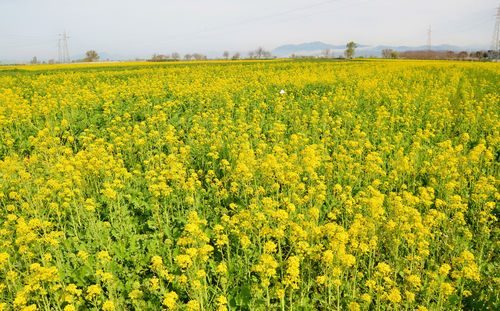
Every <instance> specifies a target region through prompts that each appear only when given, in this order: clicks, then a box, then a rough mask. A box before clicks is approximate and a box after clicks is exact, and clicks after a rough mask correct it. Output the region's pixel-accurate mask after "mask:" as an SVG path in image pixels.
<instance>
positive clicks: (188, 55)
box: [184, 54, 193, 60]
mask: <svg viewBox="0 0 500 311" xmlns="http://www.w3.org/2000/svg"><path fill="white" fill-rule="evenodd" d="M191 58H193V56H192V55H191V54H186V55H184V59H185V60H191Z"/></svg>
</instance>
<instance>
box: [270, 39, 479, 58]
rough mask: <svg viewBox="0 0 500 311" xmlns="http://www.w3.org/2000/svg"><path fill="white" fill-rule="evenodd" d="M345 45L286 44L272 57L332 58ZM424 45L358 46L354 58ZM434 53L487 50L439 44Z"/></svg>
mask: <svg viewBox="0 0 500 311" xmlns="http://www.w3.org/2000/svg"><path fill="white" fill-rule="evenodd" d="M345 48H346V47H345V44H341V45H334V44H328V43H324V42H321V41H315V42H308V43H301V44H286V45H282V46H279V47H277V48H275V49H274V50H273V52H272V53H273V55H275V56H277V57H290V56H291V55H292V54H295V55H300V56H319V55H321V54H322V53H323V51H324V50H326V49H330V50H331V51H332V52H333V54H334V56H340V55H343V53H344V50H345ZM427 48H428V47H427V46H426V45H421V46H404V45H402V46H389V45H377V46H370V45H363V44H358V48H357V49H356V53H355V55H356V56H364V57H370V56H375V57H380V56H381V54H382V50H384V49H392V50H394V51H398V52H405V51H415V50H427ZM432 49H433V50H434V51H454V52H459V51H468V52H471V51H478V50H488V47H487V46H455V45H449V44H441V45H435V46H432Z"/></svg>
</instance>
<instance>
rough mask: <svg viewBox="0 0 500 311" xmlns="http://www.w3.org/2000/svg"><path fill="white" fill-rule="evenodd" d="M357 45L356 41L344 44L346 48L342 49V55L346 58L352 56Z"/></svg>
mask: <svg viewBox="0 0 500 311" xmlns="http://www.w3.org/2000/svg"><path fill="white" fill-rule="evenodd" d="M357 47H358V45H357V44H356V43H354V42H353V41H351V42H349V43H347V44H346V49H345V51H344V55H345V57H346V58H352V57H353V56H354V50H355V49H356V48H357Z"/></svg>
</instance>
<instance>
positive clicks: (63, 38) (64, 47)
mask: <svg viewBox="0 0 500 311" xmlns="http://www.w3.org/2000/svg"><path fill="white" fill-rule="evenodd" d="M59 37H60V38H59V41H58V43H57V47H58V59H59V63H69V62H70V59H69V50H68V39H69V36H67V35H66V31H65V32H64V33H63V34H59Z"/></svg>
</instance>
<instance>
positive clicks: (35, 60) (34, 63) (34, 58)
mask: <svg viewBox="0 0 500 311" xmlns="http://www.w3.org/2000/svg"><path fill="white" fill-rule="evenodd" d="M30 64H32V65H38V64H40V62H39V61H38V58H36V56H33V59H31V62H30Z"/></svg>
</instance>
